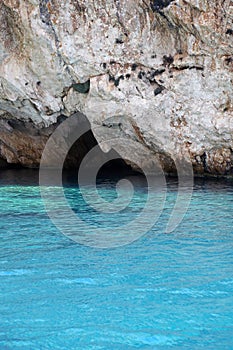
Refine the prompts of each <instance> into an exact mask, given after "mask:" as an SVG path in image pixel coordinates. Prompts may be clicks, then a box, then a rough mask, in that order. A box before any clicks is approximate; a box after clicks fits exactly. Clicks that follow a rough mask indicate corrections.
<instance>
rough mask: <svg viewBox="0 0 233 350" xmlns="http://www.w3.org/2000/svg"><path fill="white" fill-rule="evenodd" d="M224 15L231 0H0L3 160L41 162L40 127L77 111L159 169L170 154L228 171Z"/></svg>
mask: <svg viewBox="0 0 233 350" xmlns="http://www.w3.org/2000/svg"><path fill="white" fill-rule="evenodd" d="M232 20H233V2H232V1H231V0H225V1H219V0H212V1H207V0H157V1H149V0H96V1H91V0H79V1H78V0H59V1H58V0H40V1H39V0H27V1H26V0H22V1H21V0H1V2H0V38H1V40H0V119H1V122H0V154H1V158H2V159H4V160H6V161H7V162H8V163H20V164H22V165H25V166H36V165H38V163H39V159H40V155H41V152H42V150H43V147H44V144H45V141H46V140H47V138H48V135H49V134H50V133H51V132H52V130H53V127H50V128H49V126H50V125H54V126H55V125H56V124H55V123H56V122H57V118H58V116H60V115H64V116H67V117H69V116H71V115H72V114H74V113H75V112H77V111H81V112H82V113H84V114H85V115H86V116H87V118H88V120H89V121H90V123H91V126H92V130H93V132H94V135H95V137H96V139H97V141H102V140H109V145H110V146H111V141H110V140H111V138H112V137H116V136H117V137H121V138H123V139H126V140H127V139H130V140H134V141H135V142H138V143H140V144H141V145H143V147H144V150H145V153H144V154H143V155H142V154H141V153H140V154H139V155H138V157H139V158H140V157H142V158H143V159H149V158H150V155H151V154H154V153H156V154H159V156H160V160H161V162H162V164H163V166H164V168H165V170H167V171H168V172H172V171H174V163H173V161H172V155H173V154H174V152H175V153H176V155H178V156H179V157H180V158H182V157H185V156H184V155H185V154H187V153H188V154H189V156H190V158H191V160H192V164H193V167H194V171H195V172H196V173H199V174H202V173H211V174H223V175H225V174H232V173H233V93H232V90H233V21H232ZM12 120H14V121H15V124H14V123H13V122H12ZM17 120H20V122H21V123H24V127H25V128H26V129H28V128H29V129H30V130H31V129H33V128H34V129H36V130H37V136H35V135H32V134H31V133H30V132H26V131H25V130H24V137H23V138H22V137H21V136H22V135H21V134H20V135H21V136H20V137H19V132H22V130H21V131H19V129H18V127H17V126H15V125H18V124H17ZM9 121H10V122H9ZM13 124H14V125H13ZM27 125H29V127H28V126H27ZM47 128H48V129H47ZM38 130H41V131H38ZM44 130H47V131H46V133H45V132H44ZM121 156H123V157H124V154H121ZM139 163H140V159H139Z"/></svg>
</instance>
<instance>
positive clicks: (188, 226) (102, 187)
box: [0, 170, 233, 350]
mask: <svg viewBox="0 0 233 350" xmlns="http://www.w3.org/2000/svg"><path fill="white" fill-rule="evenodd" d="M67 179H68V180H67V181H66V190H65V191H66V194H67V197H68V199H69V201H70V203H71V205H72V206H73V207H74V209H75V210H76V212H77V213H82V215H83V216H84V218H85V217H86V219H88V220H89V221H90V222H91V220H93V224H96V220H97V221H98V220H99V219H100V218H99V217H98V216H95V215H93V213H92V215H89V214H90V208H88V207H87V206H86V207H85V204H84V203H83V200H82V198H81V196H80V195H79V192H78V189H77V187H76V186H75V184H74V183H73V181H72V179H71V178H69V177H68V178H67ZM168 182H169V189H168V195H167V199H166V203H165V208H164V211H163V213H162V215H161V217H160V219H159V221H158V223H157V225H155V226H154V227H153V229H152V230H150V232H148V233H147V234H146V235H145V236H143V237H141V238H140V239H139V240H137V241H135V242H134V243H132V244H130V245H127V246H123V247H119V248H114V249H104V250H103V249H95V248H90V247H87V246H84V245H79V244H77V243H75V242H73V241H71V240H69V239H68V238H67V237H65V236H64V235H62V234H61V233H60V232H59V231H58V230H57V228H56V227H55V226H54V225H53V224H52V223H51V221H50V220H49V218H48V216H47V215H46V212H45V210H44V207H43V203H42V201H41V199H40V192H39V188H38V174H37V172H35V171H28V170H26V171H22V170H17V171H14V170H10V171H9V170H8V171H1V174H0V208H1V209H0V216H1V220H0V278H1V284H0V349H1V350H6V349H8V350H9V349H12V350H13V349H14V350H18V349H24V350H29V349H30V350H36V349H43V350H44V349H64V350H67V349H69V350H73V349H81V350H86V349H88V350H90V349H106V350H109V349H116V350H121V349H122V350H130V349H145V350H146V349H202V348H203V349H213V350H216V349H219V350H224V349H229V350H230V349H233V336H232V335H233V254H232V248H233V228H232V227H233V219H232V210H233V191H232V189H233V187H232V183H231V181H228V182H226V181H220V180H218V181H205V180H198V181H196V184H195V187H194V193H193V198H192V202H191V205H190V208H189V210H188V212H187V213H186V215H185V218H184V220H183V222H182V223H181V224H180V226H179V227H178V228H177V229H176V230H175V231H174V232H173V233H172V234H164V233H163V232H164V228H165V227H166V224H167V221H168V218H169V215H170V213H171V211H172V208H173V205H174V202H175V198H176V188H177V187H176V185H177V184H176V180H169V181H168ZM136 183H137V184H138V186H136V189H135V198H134V200H135V202H134V205H131V206H129V208H128V209H126V210H125V211H124V213H123V214H122V213H119V214H118V217H117V216H110V217H108V220H106V221H105V222H104V225H108V226H109V231H110V232H111V228H112V227H113V225H116V224H117V225H119V223H121V222H122V220H123V221H124V220H130V219H131V218H133V217H134V215H136V214H135V211H137V210H140V208H141V207H142V206H143V203H144V202H143V198H145V193H146V188H145V187H144V184H143V181H141V179H140V178H139V179H138V181H136ZM114 184H115V181H114V179H102V180H101V179H100V180H99V183H98V188H99V191H100V193H101V194H102V195H103V196H107V197H108V198H110V199H111V198H114V196H115V186H114ZM90 217H91V218H90ZM102 223H103V222H102Z"/></svg>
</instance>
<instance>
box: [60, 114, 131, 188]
mask: <svg viewBox="0 0 233 350" xmlns="http://www.w3.org/2000/svg"><path fill="white" fill-rule="evenodd" d="M81 122H82V123H85V124H86V125H87V129H88V131H87V132H86V133H84V134H83V135H82V136H81V137H79V139H78V140H77V141H76V142H75V143H74V144H73V145H72V147H71V148H70V150H69V153H68V154H67V157H66V160H65V162H64V167H63V180H64V181H69V179H72V177H73V176H75V177H77V172H78V170H79V168H80V165H81V163H82V161H83V160H84V158H85V157H86V156H87V155H88V153H89V152H90V151H91V150H92V149H93V148H95V149H96V152H95V157H98V158H99V159H93V163H94V166H95V164H96V163H100V164H102V166H100V167H99V168H98V170H99V171H98V178H105V177H107V178H120V177H122V176H127V175H133V174H136V172H135V171H134V170H132V168H131V166H130V165H128V164H127V163H126V162H125V161H124V159H123V158H122V157H121V156H120V155H119V154H118V153H117V152H116V151H115V150H111V151H110V152H109V153H108V155H110V158H114V159H113V160H110V161H109V160H108V159H107V158H108V157H106V153H105V152H103V151H102V150H101V148H100V147H99V146H98V142H97V140H96V138H95V136H94V134H93V132H92V130H91V125H90V122H89V120H88V119H87V117H85V116H84V115H82V121H81ZM90 171H92V167H91V165H90ZM93 171H94V170H93Z"/></svg>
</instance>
